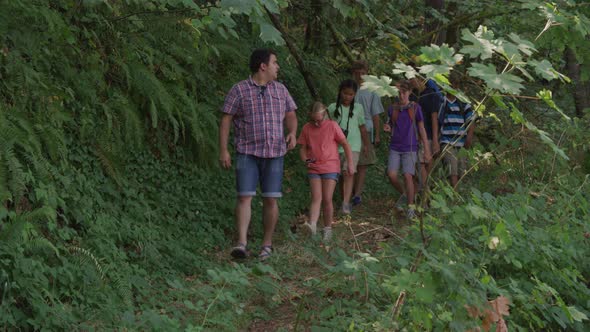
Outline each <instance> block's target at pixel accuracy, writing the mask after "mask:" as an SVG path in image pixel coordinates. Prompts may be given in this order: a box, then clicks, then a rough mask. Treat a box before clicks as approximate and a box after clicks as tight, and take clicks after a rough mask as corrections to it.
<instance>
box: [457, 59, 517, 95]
mask: <svg viewBox="0 0 590 332" xmlns="http://www.w3.org/2000/svg"><path fill="white" fill-rule="evenodd" d="M468 71H469V74H470V75H471V76H473V77H477V78H481V79H482V80H484V81H485V83H486V85H487V86H488V88H490V89H495V90H498V91H501V92H506V93H512V94H518V93H519V92H520V91H521V90H522V89H524V86H523V85H522V84H520V82H522V78H520V77H518V76H515V75H512V74H509V73H501V74H498V73H497V72H496V67H494V66H493V65H491V64H488V65H483V64H481V63H474V64H473V66H472V67H471V68H469V70H468Z"/></svg>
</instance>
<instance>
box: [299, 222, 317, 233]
mask: <svg viewBox="0 0 590 332" xmlns="http://www.w3.org/2000/svg"><path fill="white" fill-rule="evenodd" d="M301 232H302V233H303V234H305V235H306V236H314V235H315V234H316V233H317V226H316V224H310V223H308V222H306V223H305V224H303V225H301Z"/></svg>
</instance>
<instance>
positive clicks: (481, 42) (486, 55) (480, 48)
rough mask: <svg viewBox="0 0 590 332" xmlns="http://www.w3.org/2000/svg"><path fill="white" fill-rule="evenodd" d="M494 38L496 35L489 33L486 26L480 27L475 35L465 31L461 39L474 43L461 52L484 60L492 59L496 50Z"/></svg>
mask: <svg viewBox="0 0 590 332" xmlns="http://www.w3.org/2000/svg"><path fill="white" fill-rule="evenodd" d="M493 38H494V33H493V32H491V31H488V29H487V28H486V27H484V26H479V28H478V29H477V31H476V32H475V33H471V31H469V30H468V29H463V30H462V36H461V39H463V40H465V41H466V42H470V43H472V45H467V46H464V47H463V48H462V49H461V51H460V52H461V53H467V54H469V55H471V56H473V57H480V58H481V59H482V60H485V59H490V58H491V57H492V55H493V54H494V51H495V49H496V46H495V45H494V44H493V43H492V41H493Z"/></svg>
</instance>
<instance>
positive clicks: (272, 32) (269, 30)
mask: <svg viewBox="0 0 590 332" xmlns="http://www.w3.org/2000/svg"><path fill="white" fill-rule="evenodd" d="M260 39H262V41H265V42H271V43H275V44H276V45H285V40H284V39H283V36H282V35H281V32H280V31H279V30H277V29H276V28H275V27H274V26H272V25H270V24H268V23H261V24H260Z"/></svg>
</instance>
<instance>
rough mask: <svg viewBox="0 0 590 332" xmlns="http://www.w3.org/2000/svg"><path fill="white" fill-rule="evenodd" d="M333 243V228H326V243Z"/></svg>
mask: <svg viewBox="0 0 590 332" xmlns="http://www.w3.org/2000/svg"><path fill="white" fill-rule="evenodd" d="M330 241H332V227H324V242H330Z"/></svg>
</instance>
